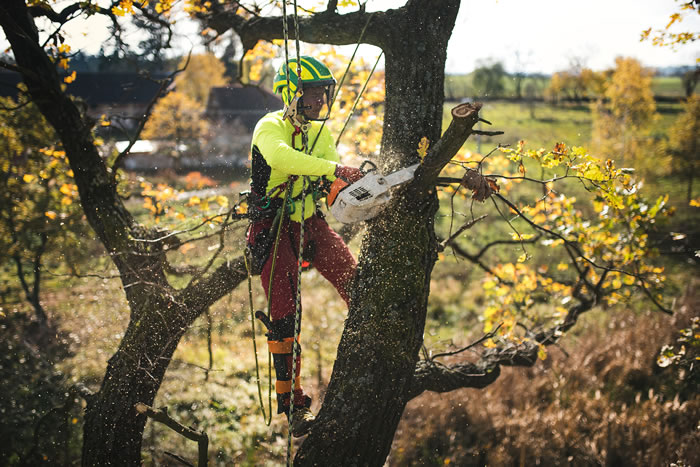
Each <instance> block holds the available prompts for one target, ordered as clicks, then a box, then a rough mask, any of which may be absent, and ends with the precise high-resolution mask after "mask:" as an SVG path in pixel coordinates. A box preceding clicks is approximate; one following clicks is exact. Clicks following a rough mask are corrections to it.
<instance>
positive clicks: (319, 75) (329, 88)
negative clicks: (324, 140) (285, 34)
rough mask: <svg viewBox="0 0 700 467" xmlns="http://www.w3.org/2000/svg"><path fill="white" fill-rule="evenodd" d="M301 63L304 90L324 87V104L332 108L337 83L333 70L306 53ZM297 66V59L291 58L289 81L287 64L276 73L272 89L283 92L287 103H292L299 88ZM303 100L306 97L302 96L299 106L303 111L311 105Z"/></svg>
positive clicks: (283, 97) (283, 98) (301, 58)
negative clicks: (306, 104)
mask: <svg viewBox="0 0 700 467" xmlns="http://www.w3.org/2000/svg"><path fill="white" fill-rule="evenodd" d="M300 63H301V88H302V90H304V91H305V90H308V89H309V88H314V87H322V88H323V90H324V96H325V102H324V104H325V105H326V106H327V107H328V108H327V110H330V103H331V99H332V97H333V93H334V91H335V84H336V81H335V78H334V77H333V73H331V70H329V69H328V67H327V66H326V65H324V64H323V63H321V62H320V61H318V60H316V59H315V58H313V57H309V56H306V55H304V56H301V57H300ZM297 68H298V67H297V59H296V58H293V59H290V60H289V81H287V64H282V66H281V67H280V68H279V70H278V71H277V74H276V75H275V80H274V83H273V86H272V90H273V91H274V92H275V93H277V94H282V100H283V101H284V104H285V105H289V104H290V102H291V101H292V97H294V95H295V93H296V92H297V89H298V85H299V77H298V76H297V73H298V70H297ZM287 82H289V90H287ZM303 100H304V98H303V96H302V98H301V102H300V103H301V107H300V108H299V109H300V110H301V111H302V112H303V111H304V110H307V109H310V106H305V105H304V104H303ZM326 114H328V112H326ZM307 117H308V115H307ZM326 118H327V116H326ZM312 120H319V118H312Z"/></svg>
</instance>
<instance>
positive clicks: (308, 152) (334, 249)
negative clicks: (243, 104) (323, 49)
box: [247, 56, 363, 437]
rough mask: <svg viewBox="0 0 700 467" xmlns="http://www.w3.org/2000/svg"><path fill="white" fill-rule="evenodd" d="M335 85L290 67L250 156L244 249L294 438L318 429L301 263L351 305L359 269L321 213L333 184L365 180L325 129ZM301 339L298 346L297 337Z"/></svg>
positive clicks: (311, 63) (320, 67) (327, 77)
mask: <svg viewBox="0 0 700 467" xmlns="http://www.w3.org/2000/svg"><path fill="white" fill-rule="evenodd" d="M299 72H300V73H299ZM299 74H300V75H301V76H298V75H299ZM335 85H336V81H335V78H334V77H333V74H332V73H331V71H330V70H329V69H328V68H327V67H326V66H325V65H324V64H322V63H321V62H319V61H318V60H316V59H315V58H312V57H309V56H301V57H299V58H298V59H292V60H288V61H287V63H285V64H283V65H282V66H281V67H280V68H279V70H278V72H277V74H276V76H275V79H274V86H273V90H274V92H276V93H278V94H281V95H282V100H283V101H284V105H285V107H284V110H280V111H276V112H271V113H268V114H267V115H265V116H264V117H262V118H261V119H260V121H259V122H258V123H257V125H256V127H255V130H254V132H253V141H252V148H251V153H252V163H251V168H252V175H251V187H250V195H249V216H250V219H251V224H250V227H249V229H248V232H247V242H248V248H249V251H250V252H251V253H250V256H251V259H252V264H253V269H254V270H257V271H255V272H259V273H260V276H261V280H262V286H263V288H264V290H265V294H266V297H267V299H268V309H269V311H270V316H269V320H267V322H266V325H267V326H268V348H269V351H270V353H271V354H272V357H273V362H274V367H275V373H276V376H277V382H276V384H275V389H276V392H277V413H285V414H287V417H290V405H292V406H293V410H294V414H293V416H292V417H291V420H292V421H291V426H290V430H291V432H292V434H293V435H294V436H297V437H298V436H303V435H305V434H307V433H308V431H309V429H310V427H311V425H312V424H313V422H314V415H313V414H312V413H311V411H310V409H309V407H310V405H311V398H310V397H308V396H307V395H306V394H304V390H303V389H302V387H301V383H300V379H299V374H300V369H301V355H300V352H299V351H297V350H295V351H294V352H293V342H294V340H295V319H296V320H297V323H296V327H297V329H298V320H299V319H300V315H299V316H297V310H299V311H300V310H301V309H300V302H299V303H297V302H298V300H299V295H298V290H297V289H298V283H299V282H298V274H299V267H298V264H300V263H299V255H300V254H301V255H302V260H303V261H304V262H305V265H308V266H313V267H315V268H316V269H317V270H318V271H319V272H320V273H321V274H322V275H323V277H325V278H326V279H327V280H328V281H329V282H330V283H331V284H333V286H334V287H335V288H336V289H337V290H338V293H339V294H340V296H341V297H342V298H343V300H345V302H346V303H348V302H349V296H348V286H349V282H350V280H351V279H352V277H353V275H354V273H355V267H356V262H355V259H354V258H353V256H352V254H351V253H350V250H349V249H348V247H347V246H346V245H345V243H344V242H343V240H342V239H341V238H340V236H339V235H338V234H337V233H336V232H334V231H333V229H331V228H330V226H329V225H328V224H327V223H326V221H325V220H324V216H323V214H322V213H321V212H320V211H319V210H318V206H317V202H318V201H319V199H320V198H322V197H324V196H325V193H326V191H327V190H328V187H329V186H330V184H331V183H332V182H333V181H335V180H336V178H341V179H342V180H343V181H344V182H347V183H353V182H355V181H357V180H359V179H360V178H361V177H362V176H363V173H362V171H360V170H359V169H357V168H353V167H348V166H343V165H341V164H340V163H339V157H338V154H337V152H336V149H335V142H334V140H333V138H332V137H331V135H330V132H329V131H328V128H327V127H326V126H325V125H323V124H322V122H323V121H324V120H326V119H327V118H328V117H329V115H330V108H331V106H332V98H333V95H334V88H335ZM302 203H303V206H302ZM302 212H303V219H302ZM302 223H303V226H302ZM301 227H303V229H302V228H301ZM300 231H301V235H300ZM300 236H301V237H302V238H303V246H302V247H301V248H300ZM300 249H301V251H299V250H300ZM274 251H276V255H275V254H274ZM296 338H297V342H298V335H297V336H296ZM293 353H296V362H295V363H294V364H293V363H292V359H293V357H292V355H293ZM292 368H294V371H295V377H294V379H295V384H294V386H295V387H294V388H293V391H292ZM292 393H293V395H294V396H293V397H294V399H293V401H291V404H290V399H291V395H292Z"/></svg>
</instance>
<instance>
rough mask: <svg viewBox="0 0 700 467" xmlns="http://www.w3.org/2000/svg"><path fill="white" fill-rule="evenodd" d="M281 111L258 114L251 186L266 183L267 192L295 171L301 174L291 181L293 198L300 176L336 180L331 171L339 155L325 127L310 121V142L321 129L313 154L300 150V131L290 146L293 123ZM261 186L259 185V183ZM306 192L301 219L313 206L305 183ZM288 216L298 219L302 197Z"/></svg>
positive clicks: (312, 209) (308, 214)
mask: <svg viewBox="0 0 700 467" xmlns="http://www.w3.org/2000/svg"><path fill="white" fill-rule="evenodd" d="M282 113H283V112H282V111H281V110H280V111H277V112H271V113H269V114H267V115H265V116H264V117H263V118H261V119H260V120H259V121H258V123H257V125H256V126H255V130H254V132H253V142H252V153H253V189H255V185H256V184H258V185H262V184H265V189H264V192H265V193H269V192H270V191H271V190H273V189H274V188H275V187H277V186H279V185H281V184H283V183H284V182H286V181H287V180H288V178H289V177H290V176H291V175H297V176H300V177H299V178H298V179H297V180H296V181H295V182H294V185H293V188H292V193H291V196H292V197H293V198H296V197H298V196H299V195H300V193H301V190H302V177H301V176H308V177H309V179H310V180H311V181H315V180H318V179H319V178H320V177H326V178H328V179H329V180H330V181H333V180H335V176H334V175H333V174H334V173H335V168H336V166H337V165H338V161H339V158H338V153H337V152H336V150H335V142H334V140H333V138H332V137H331V134H330V132H329V131H328V128H327V127H325V126H323V129H322V130H321V126H322V125H321V123H320V122H312V123H311V128H310V130H309V132H308V136H309V139H308V141H309V143H308V144H309V146H311V145H312V144H313V142H314V140H316V135H318V133H319V131H320V132H321V134H320V136H318V141H317V142H316V146H315V147H314V150H313V153H312V154H305V153H304V152H302V151H301V147H302V141H301V134H298V135H296V137H295V141H294V143H295V144H294V146H293V145H292V135H293V134H294V126H293V125H292V124H291V122H289V120H283V119H282ZM259 156H262V159H263V160H262V161H261V160H259ZM256 158H257V159H256ZM265 182H266V183H265ZM260 188H262V186H259V187H258V189H260ZM307 193H308V194H307V195H306V197H305V200H304V202H305V206H304V219H308V218H309V217H311V216H312V215H313V214H314V213H315V210H316V206H315V203H314V199H313V194H312V192H311V190H310V189H309V188H308V186H307ZM260 194H264V193H260ZM279 196H280V197H281V196H284V193H283V192H282V193H279ZM290 218H291V220H293V221H296V222H300V221H301V200H297V201H295V202H294V209H293V212H292V214H291V215H290Z"/></svg>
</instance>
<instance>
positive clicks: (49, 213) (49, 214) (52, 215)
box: [44, 211, 56, 220]
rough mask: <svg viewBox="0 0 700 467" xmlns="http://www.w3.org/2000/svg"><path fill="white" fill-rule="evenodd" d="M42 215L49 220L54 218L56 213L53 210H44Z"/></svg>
mask: <svg viewBox="0 0 700 467" xmlns="http://www.w3.org/2000/svg"><path fill="white" fill-rule="evenodd" d="M44 215H45V216H46V217H48V218H49V219H51V220H54V219H55V218H56V213H55V212H53V211H46V212H45V213H44Z"/></svg>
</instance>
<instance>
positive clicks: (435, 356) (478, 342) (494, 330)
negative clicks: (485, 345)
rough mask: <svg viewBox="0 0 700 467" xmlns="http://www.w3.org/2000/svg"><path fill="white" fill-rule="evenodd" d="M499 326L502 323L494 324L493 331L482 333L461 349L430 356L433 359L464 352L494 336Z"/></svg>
mask: <svg viewBox="0 0 700 467" xmlns="http://www.w3.org/2000/svg"><path fill="white" fill-rule="evenodd" d="M501 326H503V323H499V324H498V326H496V328H495V329H493V331H491V332H488V333H486V334H484V335H483V336H481V337H480V338H479V339H477V340H476V341H474V342H472V343H471V344H469V345H468V346H466V347H463V348H461V349H459V350H454V351H452V352H443V353H439V354H436V355H433V357H432V358H433V359H436V358H440V357H449V356H452V355H457V354H460V353H462V352H464V351H466V350H469V349H471V348H472V347H476V346H477V345H479V344H481V343H482V342H484V341H486V340H488V339H491V338H492V337H493V336H495V335H496V333H497V332H498V330H499V329H501Z"/></svg>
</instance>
